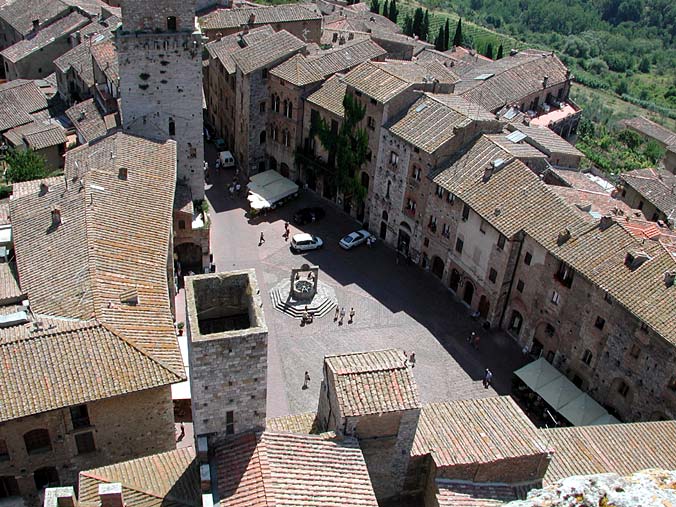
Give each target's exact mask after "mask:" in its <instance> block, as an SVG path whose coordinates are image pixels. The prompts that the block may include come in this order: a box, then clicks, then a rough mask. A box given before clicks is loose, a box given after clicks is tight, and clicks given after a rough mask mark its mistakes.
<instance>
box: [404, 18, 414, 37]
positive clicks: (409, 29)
mask: <svg viewBox="0 0 676 507" xmlns="http://www.w3.org/2000/svg"><path fill="white" fill-rule="evenodd" d="M404 35H408V36H409V37H413V19H412V18H411V16H410V15H409V14H406V17H405V18H404Z"/></svg>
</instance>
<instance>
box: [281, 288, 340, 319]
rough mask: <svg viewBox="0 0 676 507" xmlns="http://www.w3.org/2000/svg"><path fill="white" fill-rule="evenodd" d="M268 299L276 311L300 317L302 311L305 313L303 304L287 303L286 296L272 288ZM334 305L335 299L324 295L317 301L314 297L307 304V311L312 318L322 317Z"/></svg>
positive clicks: (296, 317)
mask: <svg viewBox="0 0 676 507" xmlns="http://www.w3.org/2000/svg"><path fill="white" fill-rule="evenodd" d="M270 299H271V300H272V306H274V307H275V309H276V310H277V311H280V312H282V313H285V314H286V315H288V316H289V317H292V318H294V319H301V318H302V317H303V313H305V306H306V305H305V304H303V303H296V304H289V303H287V299H286V297H285V296H283V295H282V294H281V293H280V292H279V291H277V290H274V289H273V290H271V291H270ZM335 306H336V302H335V301H333V300H331V299H328V298H325V297H322V298H319V301H317V298H315V300H314V301H313V302H312V303H311V304H308V305H307V307H308V311H309V312H310V313H312V315H313V317H314V318H319V317H323V316H324V315H326V314H328V313H329V312H331V311H332V310H333V309H334V308H335Z"/></svg>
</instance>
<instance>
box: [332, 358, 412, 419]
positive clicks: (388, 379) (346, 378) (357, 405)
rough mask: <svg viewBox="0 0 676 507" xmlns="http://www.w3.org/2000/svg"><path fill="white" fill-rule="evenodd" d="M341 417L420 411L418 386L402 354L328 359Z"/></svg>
mask: <svg viewBox="0 0 676 507" xmlns="http://www.w3.org/2000/svg"><path fill="white" fill-rule="evenodd" d="M324 364H325V365H326V367H327V370H328V374H330V375H332V376H333V382H334V385H335V390H336V397H337V398H338V405H339V407H340V415H341V417H352V416H361V415H368V414H383V413H386V412H396V411H400V410H411V409H416V408H420V397H419V396H418V386H417V385H416V383H415V380H414V378H413V373H412V372H411V370H410V369H409V368H408V366H407V364H406V355H405V354H404V352H403V351H401V350H396V349H389V350H377V351H370V352H357V353H351V354H342V355H336V356H326V357H325V358H324Z"/></svg>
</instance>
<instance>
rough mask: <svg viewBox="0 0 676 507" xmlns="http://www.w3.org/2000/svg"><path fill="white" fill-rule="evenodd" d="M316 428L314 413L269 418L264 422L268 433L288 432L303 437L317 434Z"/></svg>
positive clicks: (316, 422) (315, 415)
mask: <svg viewBox="0 0 676 507" xmlns="http://www.w3.org/2000/svg"><path fill="white" fill-rule="evenodd" d="M318 426H319V425H318V421H317V414H316V413H315V412H303V413H302V414H292V415H285V416H282V417H271V418H269V419H266V420H265V428H266V429H267V430H268V431H288V432H290V433H300V434H303V435H309V434H312V433H317V430H318Z"/></svg>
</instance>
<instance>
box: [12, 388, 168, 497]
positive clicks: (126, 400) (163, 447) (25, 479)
mask: <svg viewBox="0 0 676 507" xmlns="http://www.w3.org/2000/svg"><path fill="white" fill-rule="evenodd" d="M87 409H88V413H89V420H90V425H89V426H87V427H83V428H78V429H73V422H72V419H71V415H70V410H69V409H68V408H64V409H60V410H53V411H51V412H46V413H42V414H38V415H33V416H29V417H24V418H21V419H15V420H13V421H8V422H5V423H2V424H0V439H1V440H4V441H5V443H6V444H7V447H8V450H9V461H0V476H11V477H15V478H16V480H17V482H18V485H19V489H20V493H21V495H22V496H23V497H24V498H27V499H29V501H31V502H35V501H37V499H36V496H35V495H36V493H37V491H36V488H35V481H34V479H33V474H34V472H35V471H36V470H38V469H40V468H43V467H55V468H56V470H57V473H58V475H59V480H60V483H61V484H64V485H74V484H76V482H77V475H78V473H79V472H80V471H81V470H88V469H90V468H96V467H100V466H104V465H109V464H112V463H117V462H120V461H125V460H129V459H134V458H139V457H142V456H148V455H150V454H155V453H158V452H165V451H169V450H171V449H174V448H175V427H174V419H173V407H172V400H171V388H170V386H163V387H159V388H155V389H149V390H146V391H140V392H136V393H132V394H127V395H124V396H117V397H114V398H109V399H105V400H98V401H94V402H91V403H88V404H87ZM34 429H47V430H48V432H49V436H50V440H51V450H47V451H45V452H41V453H36V454H30V455H29V454H28V453H27V452H26V447H25V444H24V439H23V436H24V434H25V433H27V432H28V431H31V430H34ZM82 433H93V437H94V444H95V446H96V450H95V451H94V452H90V453H86V454H78V451H77V446H76V443H75V437H76V435H79V434H82Z"/></svg>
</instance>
